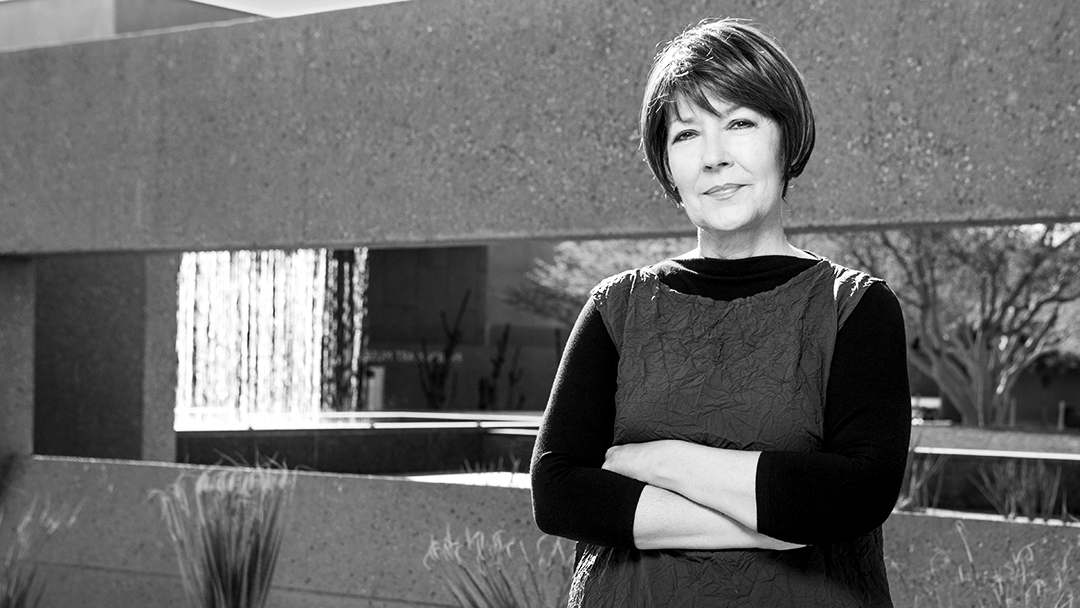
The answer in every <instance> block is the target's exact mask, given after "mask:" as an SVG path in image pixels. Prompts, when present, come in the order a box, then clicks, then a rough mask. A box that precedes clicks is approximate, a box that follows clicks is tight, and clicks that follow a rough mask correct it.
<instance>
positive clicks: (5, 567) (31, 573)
mask: <svg viewBox="0 0 1080 608" xmlns="http://www.w3.org/2000/svg"><path fill="white" fill-rule="evenodd" d="M81 507H82V505H81V504H80V505H79V506H78V507H75V508H74V509H72V508H69V507H67V506H63V507H61V508H59V509H55V510H54V509H52V508H51V507H50V505H49V503H48V502H46V503H45V506H44V507H42V508H41V510H40V511H39V510H38V507H37V499H35V500H34V501H33V502H31V503H30V508H29V509H27V511H26V514H24V515H23V518H22V520H20V521H19V525H18V527H16V529H15V544H13V545H12V546H11V547H9V548H8V549H7V551H5V552H4V561H3V563H2V564H0V608H37V607H38V606H40V605H41V599H42V597H43V596H44V594H45V578H44V576H42V575H41V573H40V572H39V571H38V568H37V564H36V563H35V562H34V561H33V559H32V558H33V554H34V553H35V552H37V551H38V550H40V549H41V547H42V546H43V545H44V544H45V543H46V542H48V539H49V538H50V537H51V536H52V535H53V534H55V533H56V532H57V531H59V530H61V529H64V528H70V527H71V526H72V525H73V524H74V523H75V519H76V518H77V517H78V515H79V509H80V508H81ZM2 520H3V513H0V521H2Z"/></svg>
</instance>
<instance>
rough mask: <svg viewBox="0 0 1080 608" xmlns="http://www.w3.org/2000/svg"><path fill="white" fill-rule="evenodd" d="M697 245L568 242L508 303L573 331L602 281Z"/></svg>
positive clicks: (677, 240)
mask: <svg viewBox="0 0 1080 608" xmlns="http://www.w3.org/2000/svg"><path fill="white" fill-rule="evenodd" d="M693 247H694V240H693V239H692V238H661V239H632V240H628V239H611V240H591V241H564V242H562V243H559V244H558V245H556V247H555V259H554V261H552V262H551V263H548V262H544V261H542V260H537V261H536V263H535V265H534V266H533V268H532V269H531V270H530V271H529V272H527V273H526V274H525V277H524V280H523V281H521V283H519V284H518V285H515V286H514V287H513V288H511V289H509V290H508V291H507V292H506V293H505V294H503V299H504V300H506V302H507V303H509V304H510V305H511V306H513V307H515V308H517V309H519V310H524V311H527V312H531V313H533V314H535V315H538V316H541V317H544V318H547V319H554V320H556V321H559V322H560V323H562V324H563V325H565V326H567V327H569V326H571V325H573V324H574V321H575V320H576V319H577V316H578V313H580V312H581V307H582V306H584V305H585V300H586V299H587V298H588V297H589V290H591V289H592V288H593V287H594V286H596V284H597V283H599V282H600V280H602V279H603V278H605V277H608V276H611V275H613V274H616V273H618V272H621V271H623V270H629V269H631V268H637V267H640V266H645V265H647V264H652V263H654V262H659V261H661V260H663V259H665V258H668V257H671V256H674V255H678V254H680V253H683V252H685V251H687V250H689V249H692V248H693Z"/></svg>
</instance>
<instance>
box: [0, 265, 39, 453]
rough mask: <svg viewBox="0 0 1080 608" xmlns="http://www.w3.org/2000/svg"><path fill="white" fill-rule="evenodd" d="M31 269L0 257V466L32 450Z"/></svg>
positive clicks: (32, 336)
mask: <svg viewBox="0 0 1080 608" xmlns="http://www.w3.org/2000/svg"><path fill="white" fill-rule="evenodd" d="M35 266H36V265H35V264H34V262H33V260H30V259H28V258H5V257H0V464H2V463H3V462H4V461H5V460H6V459H7V458H8V457H10V456H14V455H17V454H23V455H25V454H31V453H33V451H34V301H35V295H36V290H35V280H34V277H35V272H34V271H35Z"/></svg>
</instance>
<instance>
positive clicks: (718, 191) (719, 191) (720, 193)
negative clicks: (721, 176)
mask: <svg viewBox="0 0 1080 608" xmlns="http://www.w3.org/2000/svg"><path fill="white" fill-rule="evenodd" d="M743 186H744V184H723V185H721V186H713V187H712V188H709V189H708V190H706V191H705V192H703V193H702V194H704V195H705V196H711V197H712V198H716V199H721V200H723V199H727V198H731V197H732V196H734V195H735V193H736V192H738V191H739V188H742V187H743Z"/></svg>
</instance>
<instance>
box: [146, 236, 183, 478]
mask: <svg viewBox="0 0 1080 608" xmlns="http://www.w3.org/2000/svg"><path fill="white" fill-rule="evenodd" d="M180 257H181V254H179V253H163V254H152V255H147V256H146V304H145V308H144V310H145V315H146V326H145V332H144V347H143V397H142V460H157V461H161V462H176V432H175V431H174V430H173V424H174V422H175V419H176V415H175V408H176V371H177V366H178V361H177V358H176V357H177V355H176V311H177V309H178V307H179V299H178V293H177V276H178V274H179V272H180Z"/></svg>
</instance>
